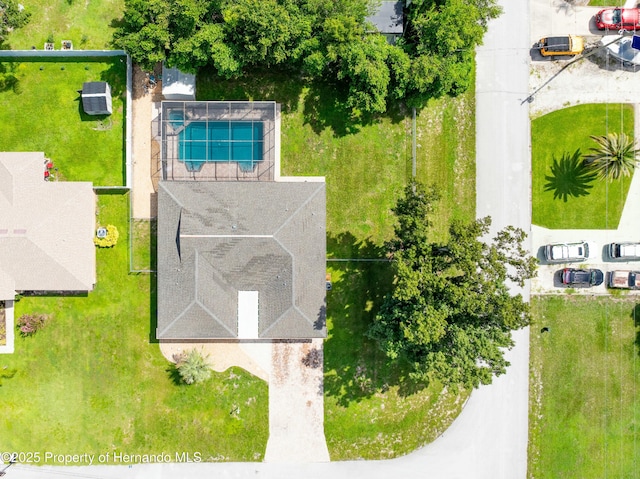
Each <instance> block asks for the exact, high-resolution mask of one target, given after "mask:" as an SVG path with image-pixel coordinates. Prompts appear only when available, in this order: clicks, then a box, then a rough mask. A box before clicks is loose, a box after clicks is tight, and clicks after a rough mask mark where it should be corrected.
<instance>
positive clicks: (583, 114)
mask: <svg viewBox="0 0 640 479" xmlns="http://www.w3.org/2000/svg"><path fill="white" fill-rule="evenodd" d="M633 125H634V119H633V107H632V106H631V105H620V104H588V105H578V106H574V107H571V108H565V109H562V110H558V111H555V112H552V113H549V114H547V115H544V116H541V117H539V118H536V119H535V120H533V121H532V123H531V143H532V149H531V160H532V161H531V169H532V175H533V178H532V183H533V184H532V188H533V191H532V202H533V211H532V216H533V219H532V222H533V223H534V224H536V225H539V226H544V227H547V228H552V229H616V228H617V227H618V223H619V222H620V215H621V214H622V209H623V207H624V203H625V200H626V197H627V192H628V190H629V184H630V182H631V178H622V179H620V180H614V181H603V180H599V179H596V180H594V181H592V182H591V183H589V185H591V188H590V189H589V190H588V194H587V195H585V196H568V197H567V201H566V202H565V201H564V200H563V199H562V198H556V199H554V190H550V191H545V185H546V184H547V182H548V179H546V178H545V177H546V176H552V173H551V166H552V164H553V157H554V156H555V158H556V159H557V160H558V161H560V159H561V158H562V155H563V154H564V153H569V154H573V153H574V152H575V151H576V149H578V148H579V149H580V150H581V152H582V154H586V153H589V149H590V148H592V147H594V146H596V143H595V142H594V141H593V140H592V139H591V138H590V135H595V136H601V135H606V134H607V133H620V132H624V133H626V134H627V135H629V136H631V137H632V138H633ZM570 182H571V181H570Z"/></svg>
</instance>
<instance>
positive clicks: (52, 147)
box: [0, 57, 126, 186]
mask: <svg viewBox="0 0 640 479" xmlns="http://www.w3.org/2000/svg"><path fill="white" fill-rule="evenodd" d="M1 68H4V69H6V70H7V71H13V72H14V73H15V75H16V76H17V78H18V84H17V86H16V87H15V88H14V89H10V90H5V91H0V124H2V128H0V145H2V150H3V151H43V152H44V153H45V155H46V156H47V158H49V159H51V161H53V163H54V165H55V167H56V168H58V170H57V171H54V176H56V177H57V179H62V180H64V179H67V180H73V181H91V182H93V183H94V185H99V186H116V185H124V182H125V173H124V170H125V158H124V131H125V128H124V125H125V122H124V114H125V111H124V110H125V97H124V90H125V81H126V62H125V61H124V57H122V58H114V59H111V60H105V61H100V62H96V61H90V60H89V59H78V60H77V61H73V62H41V61H22V62H15V63H8V62H2V63H0V69H1ZM86 81H108V82H109V84H110V85H111V89H112V96H113V98H112V103H113V114H112V115H108V116H102V115H101V116H90V115H86V114H85V113H84V111H83V109H82V102H81V100H80V94H79V93H78V90H81V89H82V84H83V83H84V82H86Z"/></svg>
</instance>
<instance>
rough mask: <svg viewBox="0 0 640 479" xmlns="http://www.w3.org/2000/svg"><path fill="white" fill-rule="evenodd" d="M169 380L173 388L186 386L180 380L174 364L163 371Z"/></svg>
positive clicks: (180, 377)
mask: <svg viewBox="0 0 640 479" xmlns="http://www.w3.org/2000/svg"><path fill="white" fill-rule="evenodd" d="M165 371H166V372H167V375H168V376H169V379H170V380H171V382H172V383H173V384H174V386H186V384H185V383H184V381H183V380H182V376H180V371H178V368H177V367H176V365H175V364H173V363H171V364H170V365H169V367H168V368H167V369H165Z"/></svg>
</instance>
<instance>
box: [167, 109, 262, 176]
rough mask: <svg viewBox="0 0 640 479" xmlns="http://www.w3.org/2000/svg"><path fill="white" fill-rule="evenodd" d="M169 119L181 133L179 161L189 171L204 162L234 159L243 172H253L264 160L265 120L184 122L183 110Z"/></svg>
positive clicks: (196, 169) (179, 137) (179, 136)
mask: <svg viewBox="0 0 640 479" xmlns="http://www.w3.org/2000/svg"><path fill="white" fill-rule="evenodd" d="M169 119H170V122H171V125H172V127H173V128H174V130H175V131H177V132H178V161H181V162H183V163H184V164H185V166H186V168H187V170H189V171H200V169H202V166H203V165H204V164H205V163H210V162H231V161H233V162H236V163H238V166H239V167H240V169H241V170H242V171H252V170H253V168H254V166H255V165H256V164H257V163H259V162H260V161H262V159H263V147H264V140H263V129H264V125H263V123H262V122H255V121H200V120H188V121H186V122H185V121H184V120H183V119H182V115H181V114H180V112H171V114H170V118H169Z"/></svg>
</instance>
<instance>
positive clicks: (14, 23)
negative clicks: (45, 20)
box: [0, 0, 31, 44]
mask: <svg viewBox="0 0 640 479" xmlns="http://www.w3.org/2000/svg"><path fill="white" fill-rule="evenodd" d="M30 17H31V14H30V13H29V12H28V11H27V10H25V8H24V7H23V6H21V5H20V3H19V2H18V0H0V44H2V43H4V41H5V38H6V35H7V33H9V32H10V31H11V30H13V29H14V28H20V27H24V26H25V25H26V24H27V23H28V22H29V18H30Z"/></svg>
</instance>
